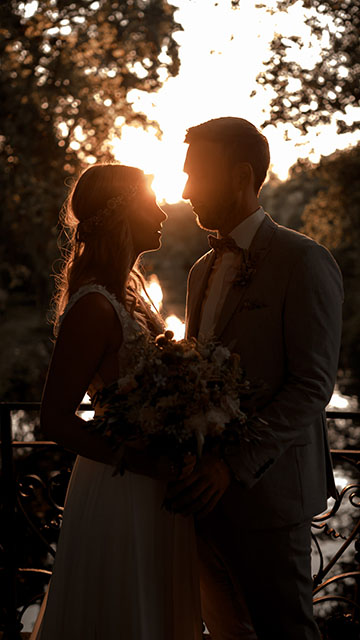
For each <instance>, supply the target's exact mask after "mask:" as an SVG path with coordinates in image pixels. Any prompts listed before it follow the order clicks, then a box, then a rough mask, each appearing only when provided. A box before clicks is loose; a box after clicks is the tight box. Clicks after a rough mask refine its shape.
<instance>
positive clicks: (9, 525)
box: [0, 403, 22, 640]
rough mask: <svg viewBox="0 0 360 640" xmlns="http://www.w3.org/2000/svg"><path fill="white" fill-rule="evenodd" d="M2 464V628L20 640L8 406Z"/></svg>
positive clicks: (0, 409) (1, 410)
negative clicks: (3, 619) (3, 615)
mask: <svg viewBox="0 0 360 640" xmlns="http://www.w3.org/2000/svg"><path fill="white" fill-rule="evenodd" d="M0 428H1V462H2V472H1V475H2V493H3V496H2V500H1V502H2V505H1V511H2V514H1V515H2V518H1V519H2V527H1V529H2V534H1V537H2V540H3V547H4V587H5V589H4V594H3V598H4V600H3V602H4V609H5V625H4V633H3V640H18V639H20V638H21V634H20V630H21V628H22V624H21V623H20V622H19V620H18V615H17V598H16V579H17V566H16V542H15V539H16V522H15V506H16V492H15V478H14V468H13V456H12V433H11V414H10V407H9V406H5V405H3V404H2V403H1V404H0Z"/></svg>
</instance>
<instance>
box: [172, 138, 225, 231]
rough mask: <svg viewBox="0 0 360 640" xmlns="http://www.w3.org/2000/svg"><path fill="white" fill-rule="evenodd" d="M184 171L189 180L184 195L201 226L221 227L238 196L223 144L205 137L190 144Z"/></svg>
mask: <svg viewBox="0 0 360 640" xmlns="http://www.w3.org/2000/svg"><path fill="white" fill-rule="evenodd" d="M184 172H185V173H186V174H187V176H188V179H187V182H186V185H185V188H184V192H183V198H184V199H185V200H190V202H191V204H192V208H193V211H194V213H195V214H196V217H197V222H198V224H199V226H200V227H202V228H203V229H208V230H213V231H214V230H217V229H219V228H221V227H222V225H223V222H224V219H226V216H227V214H228V211H229V210H231V208H232V207H233V206H234V201H235V198H236V193H235V192H234V187H233V184H232V179H231V171H230V170H229V164H228V160H227V158H226V156H225V153H224V150H223V148H222V146H221V145H220V144H218V143H216V142H207V141H204V140H202V141H197V142H193V143H191V144H190V146H189V148H188V151H187V154H186V159H185V164H184Z"/></svg>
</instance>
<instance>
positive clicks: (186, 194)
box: [182, 178, 190, 200]
mask: <svg viewBox="0 0 360 640" xmlns="http://www.w3.org/2000/svg"><path fill="white" fill-rule="evenodd" d="M182 197H183V199H184V200H190V189H189V178H188V179H187V180H186V183H185V187H184V191H183V193H182Z"/></svg>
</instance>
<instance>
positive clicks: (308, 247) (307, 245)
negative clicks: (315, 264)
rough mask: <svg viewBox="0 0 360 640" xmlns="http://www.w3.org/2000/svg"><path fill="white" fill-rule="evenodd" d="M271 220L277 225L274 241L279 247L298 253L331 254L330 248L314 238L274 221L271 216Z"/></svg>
mask: <svg viewBox="0 0 360 640" xmlns="http://www.w3.org/2000/svg"><path fill="white" fill-rule="evenodd" d="M269 217H270V216H269ZM270 220H271V222H272V223H273V224H274V225H275V227H276V233H275V234H274V242H275V246H276V248H277V249H284V251H286V252H289V251H294V252H295V253H296V254H301V253H308V252H310V253H313V252H315V253H317V252H318V253H320V254H321V253H326V254H330V252H329V250H328V249H327V248H326V247H325V246H324V245H322V244H320V243H319V242H317V241H316V240H315V239H314V238H311V237H310V236H307V235H306V234H304V233H301V232H300V231H297V230H296V229H291V228H290V227H285V226H284V225H281V224H279V223H277V222H274V221H273V220H272V219H271V218H270Z"/></svg>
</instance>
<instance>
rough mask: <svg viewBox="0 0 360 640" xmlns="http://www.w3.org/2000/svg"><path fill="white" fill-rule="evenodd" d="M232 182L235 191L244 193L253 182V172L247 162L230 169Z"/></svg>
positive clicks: (239, 163)
mask: <svg viewBox="0 0 360 640" xmlns="http://www.w3.org/2000/svg"><path fill="white" fill-rule="evenodd" d="M232 180H233V185H234V187H235V189H238V190H239V191H240V190H241V191H244V190H245V189H246V188H247V187H248V186H251V185H252V184H253V182H254V171H253V168H252V166H251V164H250V163H249V162H238V163H237V164H236V165H235V166H234V167H233V169H232Z"/></svg>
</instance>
